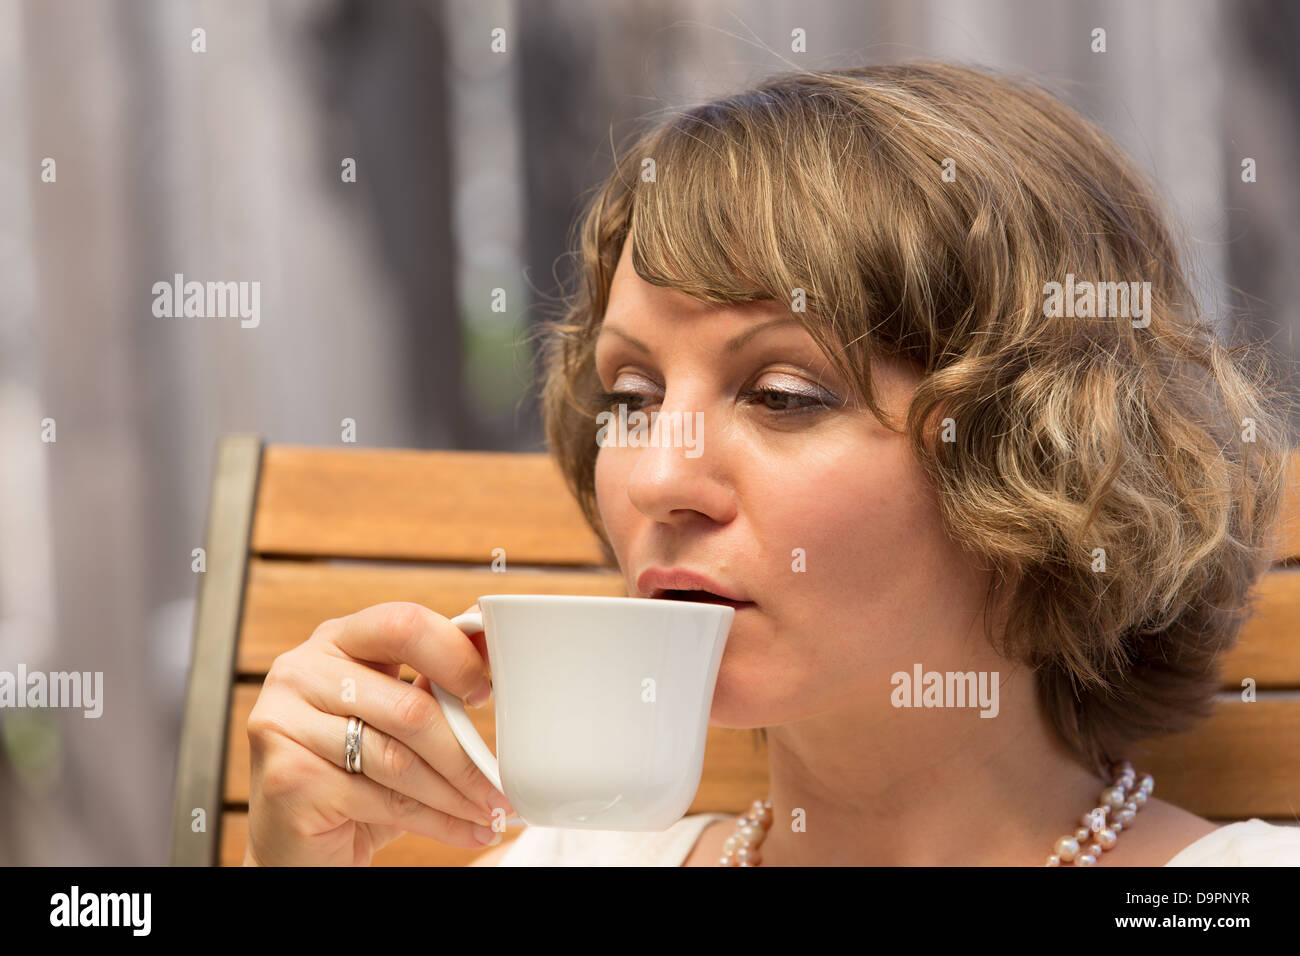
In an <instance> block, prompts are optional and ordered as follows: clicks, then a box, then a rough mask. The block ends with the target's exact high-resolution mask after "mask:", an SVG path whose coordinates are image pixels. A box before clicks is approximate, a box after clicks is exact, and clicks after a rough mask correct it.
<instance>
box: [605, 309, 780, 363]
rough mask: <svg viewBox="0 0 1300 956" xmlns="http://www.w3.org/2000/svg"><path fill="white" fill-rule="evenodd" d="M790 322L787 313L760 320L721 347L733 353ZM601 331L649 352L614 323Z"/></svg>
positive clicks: (648, 349)
mask: <svg viewBox="0 0 1300 956" xmlns="http://www.w3.org/2000/svg"><path fill="white" fill-rule="evenodd" d="M791 322H793V323H795V324H796V325H797V324H798V323H799V320H798V319H796V318H794V317H793V316H789V315H787V316H782V317H781V318H776V319H769V320H768V321H766V322H760V323H759V324H758V325H755V326H751V327H750V328H748V329H746V330H745V331H744V332H741V333H740V334H739V335H737V336H735V337H734V338H732V339H731V341H729V342H728V343H727V344H726V345H725V346H723V348H724V350H725V351H726V353H727V354H728V355H734V354H735V353H737V352H739V351H740V350H741V349H743V348H744V347H745V345H746V344H748V342H749V340H750V339H752V338H753V337H754V336H756V335H758V334H759V333H760V332H764V331H766V330H767V329H770V328H774V327H775V326H778V325H789V324H790V323H791ZM601 332H602V333H603V332H609V333H610V334H611V335H617V336H618V337H619V338H621V339H623V340H624V341H626V342H627V343H628V344H629V345H631V346H632V347H633V348H636V349H640V350H641V351H642V352H646V353H647V354H648V353H649V352H650V348H649V346H647V345H646V344H645V343H644V342H642V341H641V340H640V339H638V338H635V337H634V336H632V335H629V334H628V333H627V332H624V331H623V330H622V329H620V328H619V327H618V326H616V325H602V326H601Z"/></svg>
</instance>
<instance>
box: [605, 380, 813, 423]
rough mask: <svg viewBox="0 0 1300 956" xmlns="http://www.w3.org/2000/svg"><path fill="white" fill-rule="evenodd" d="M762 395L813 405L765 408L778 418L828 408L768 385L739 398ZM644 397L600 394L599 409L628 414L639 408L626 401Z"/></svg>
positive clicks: (624, 393)
mask: <svg viewBox="0 0 1300 956" xmlns="http://www.w3.org/2000/svg"><path fill="white" fill-rule="evenodd" d="M764 395H776V396H778V397H780V398H784V399H786V400H787V401H789V400H798V399H803V400H805V401H810V402H812V403H813V404H811V405H805V406H803V407H802V408H766V409H765V410H766V411H769V412H771V413H773V414H774V415H779V416H791V415H803V414H807V413H811V412H816V411H818V410H819V409H825V408H830V406H829V405H828V404H826V403H825V402H823V401H822V400H821V399H819V398H815V397H813V396H811V395H804V394H802V393H800V392H787V391H784V390H783V389H779V388H773V387H772V386H770V385H760V386H758V387H757V388H751V389H750V390H749V391H747V392H741V393H740V397H741V398H754V397H756V396H764ZM644 397H645V396H643V395H642V394H641V393H640V392H602V393H601V396H600V400H601V407H602V408H606V409H608V408H611V407H612V406H614V405H620V404H623V405H627V406H628V411H629V412H631V411H640V409H639V408H633V407H632V406H631V403H630V402H629V401H628V400H629V399H632V400H637V399H644Z"/></svg>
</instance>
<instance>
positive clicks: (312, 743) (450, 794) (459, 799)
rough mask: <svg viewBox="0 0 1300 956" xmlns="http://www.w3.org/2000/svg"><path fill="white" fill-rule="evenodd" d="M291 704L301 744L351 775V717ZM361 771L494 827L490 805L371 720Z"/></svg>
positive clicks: (438, 807)
mask: <svg viewBox="0 0 1300 956" xmlns="http://www.w3.org/2000/svg"><path fill="white" fill-rule="evenodd" d="M287 707H288V708H289V710H290V711H291V712H290V713H287V714H285V718H286V723H289V724H290V725H291V726H292V727H294V729H295V731H296V733H297V735H298V736H297V737H296V739H297V741H298V743H300V744H302V745H303V746H305V747H306V748H307V749H309V750H311V751H312V752H313V753H315V754H316V755H317V756H319V757H324V758H325V759H326V760H329V761H330V762H331V763H333V764H334V765H335V766H336V767H338V768H339V770H341V771H342V772H343V773H348V772H349V771H348V770H347V758H346V751H347V729H348V718H347V717H339V716H336V715H334V714H326V713H323V712H321V711H319V710H317V709H316V708H315V707H313V706H311V704H309V703H307V702H306V701H304V700H303V699H302V698H294V699H293V700H292V701H291V702H289V703H288V704H287ZM364 719H365V718H362V720H364ZM361 772H362V773H363V774H365V775H366V776H367V777H369V778H370V779H371V780H373V781H375V783H377V784H379V785H380V786H382V787H387V788H388V789H389V790H396V791H397V792H398V793H402V794H405V795H406V796H408V797H411V798H412V799H415V800H418V801H420V802H421V803H423V804H424V805H425V806H428V807H432V808H433V809H434V810H441V811H442V812H443V813H446V814H448V815H449V816H453V817H457V818H459V819H462V820H471V821H473V822H475V823H479V824H481V825H483V826H487V827H490V826H491V825H492V811H493V808H492V807H491V806H489V805H487V803H486V802H485V803H483V804H481V805H478V804H476V803H475V802H474V801H472V800H470V799H469V798H468V797H467V796H465V794H463V793H461V791H459V790H457V789H456V788H455V787H454V786H452V785H451V784H450V783H449V782H448V781H447V780H446V779H445V778H444V777H443V776H442V775H441V774H439V773H438V772H437V771H436V770H434V769H433V768H432V767H430V766H429V765H428V764H427V763H426V762H425V761H424V759H423V758H422V757H421V756H420V755H419V754H417V753H416V752H415V751H414V750H412V749H411V748H410V747H408V746H406V744H404V743H402V742H401V741H400V740H398V739H397V738H396V737H393V736H390V735H389V734H386V733H384V732H383V731H382V730H379V729H378V728H377V727H373V726H371V725H370V724H364V725H363V726H362V730H361Z"/></svg>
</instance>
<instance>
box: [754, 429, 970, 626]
mask: <svg viewBox="0 0 1300 956" xmlns="http://www.w3.org/2000/svg"><path fill="white" fill-rule="evenodd" d="M839 447H841V448H843V449H845V451H843V452H842V453H836V454H832V455H819V456H817V459H816V460H815V461H814V462H810V463H809V465H808V467H807V468H806V469H805V470H804V471H803V473H802V476H801V477H800V478H799V480H797V481H793V480H792V481H789V482H781V483H780V484H774V485H772V486H770V487H768V488H767V490H766V491H765V497H766V498H767V499H768V500H767V502H766V505H765V506H764V507H763V508H761V510H760V513H761V514H763V515H764V517H762V518H759V519H758V520H759V521H761V523H762V524H763V526H764V528H765V531H764V534H763V537H764V538H767V539H769V540H773V541H782V542H786V541H788V542H789V544H788V545H786V546H784V547H783V548H782V550H781V552H780V553H782V554H783V555H786V556H788V558H785V557H783V559H782V560H787V561H788V562H789V563H790V564H789V565H788V567H789V571H790V572H792V573H791V574H790V575H789V576H790V583H791V585H793V586H792V587H791V588H790V590H789V591H788V592H787V595H788V599H789V600H791V601H792V602H793V604H794V605H795V606H800V607H801V609H803V605H805V604H807V603H819V604H823V605H824V607H825V609H826V611H827V612H828V613H829V614H830V616H831V617H833V618H835V619H836V620H838V621H839V623H840V626H846V625H848V624H851V623H854V622H856V626H854V627H853V629H854V630H859V629H860V627H861V625H862V624H870V625H872V626H883V625H885V624H886V623H887V622H890V621H895V622H896V621H897V619H898V617H899V616H900V615H906V614H908V613H909V612H914V611H915V607H916V604H915V602H917V601H918V600H928V599H932V596H933V594H934V592H935V586H936V585H935V577H934V575H935V574H937V573H939V571H940V569H941V568H942V567H943V566H944V563H945V559H944V557H943V555H944V553H945V552H946V546H945V544H944V540H945V539H944V536H943V534H942V530H941V524H940V521H939V513H938V508H937V503H936V501H935V498H934V495H933V493H932V492H931V491H930V489H929V486H928V482H927V481H926V479H925V476H924V473H923V472H921V470H920V468H919V466H917V465H916V464H915V462H914V461H913V459H912V456H911V451H910V448H909V447H908V446H907V444H906V442H905V441H902V440H894V439H875V438H871V439H866V440H860V441H858V442H855V443H848V442H846V443H844V444H842V445H840V446H839ZM791 489H799V490H798V492H797V493H793V494H792V493H791ZM795 549H802V553H803V555H804V556H805V570H804V571H803V572H798V571H797V570H796V569H797V567H798V564H797V562H798V560H799V555H798V553H796V552H795ZM778 577H780V575H778ZM774 583H776V582H774ZM800 592H803V597H801V596H800ZM927 595H929V596H930V597H928V598H927V597H926V596H927Z"/></svg>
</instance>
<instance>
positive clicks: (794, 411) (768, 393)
mask: <svg viewBox="0 0 1300 956" xmlns="http://www.w3.org/2000/svg"><path fill="white" fill-rule="evenodd" d="M740 397H741V398H757V399H758V401H759V402H762V404H763V406H764V407H765V408H766V409H767V410H768V411H770V412H776V413H778V414H782V415H799V414H802V413H804V412H811V411H816V410H817V409H819V408H827V407H829V406H828V403H826V402H824V401H822V399H821V398H819V397H818V396H817V395H812V394H805V393H803V392H787V391H784V390H782V389H779V388H773V387H772V386H771V385H760V386H759V387H758V388H752V389H750V390H749V391H748V392H741V393H740ZM773 401H775V402H776V403H777V404H776V405H775V406H774V405H773V404H772V402H773ZM794 402H807V403H808V404H806V405H799V406H796V407H791V404H792V403H794Z"/></svg>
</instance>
